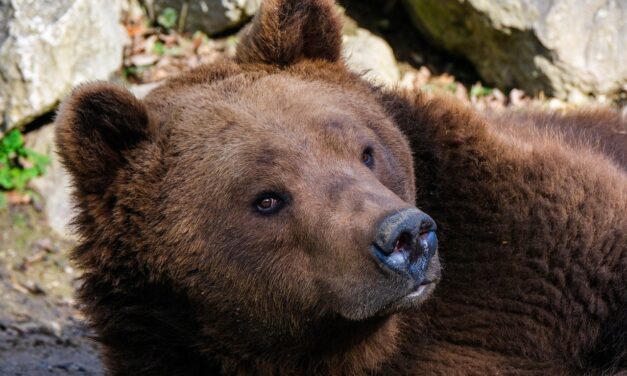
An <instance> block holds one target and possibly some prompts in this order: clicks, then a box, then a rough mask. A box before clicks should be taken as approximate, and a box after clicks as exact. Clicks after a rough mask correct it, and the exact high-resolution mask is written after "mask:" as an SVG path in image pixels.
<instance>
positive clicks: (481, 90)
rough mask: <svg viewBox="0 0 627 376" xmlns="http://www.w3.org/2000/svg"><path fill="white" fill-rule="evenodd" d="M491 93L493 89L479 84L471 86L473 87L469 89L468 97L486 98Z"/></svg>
mask: <svg viewBox="0 0 627 376" xmlns="http://www.w3.org/2000/svg"><path fill="white" fill-rule="evenodd" d="M492 91H494V89H492V88H490V87H485V86H482V85H481V84H477V85H473V87H472V88H470V96H471V97H487V96H488V95H490V94H492Z"/></svg>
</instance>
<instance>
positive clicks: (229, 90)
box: [164, 75, 391, 163]
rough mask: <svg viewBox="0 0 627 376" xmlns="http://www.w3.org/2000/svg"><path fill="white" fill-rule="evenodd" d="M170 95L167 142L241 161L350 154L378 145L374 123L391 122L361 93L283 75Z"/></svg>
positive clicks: (237, 80)
mask: <svg viewBox="0 0 627 376" xmlns="http://www.w3.org/2000/svg"><path fill="white" fill-rule="evenodd" d="M176 96H177V98H178V99H177V100H176V101H173V105H172V108H169V109H167V110H165V111H164V113H166V114H167V116H168V120H167V122H168V123H169V124H168V126H169V127H171V128H172V129H171V132H170V135H171V140H170V142H171V143H173V144H175V145H176V144H179V145H185V148H186V149H190V148H191V147H193V146H192V145H195V146H196V147H198V148H203V147H204V148H206V149H205V150H204V151H203V153H202V154H204V155H206V154H207V153H208V154H211V155H213V156H215V157H216V158H219V159H223V158H234V157H237V158H238V161H240V162H242V163H244V162H246V161H247V160H250V159H251V158H253V160H254V161H258V160H259V159H258V157H259V154H262V155H264V154H268V150H274V151H275V153H273V154H275V155H284V156H286V157H290V156H291V157H293V158H297V159H299V158H306V157H312V156H313V154H316V155H317V156H320V155H325V154H334V155H335V156H339V155H349V154H350V155H353V154H354V153H355V151H358V150H360V149H361V148H363V147H364V146H365V145H367V144H373V143H376V142H377V136H376V132H375V131H373V129H372V127H373V125H374V124H376V125H377V126H381V125H382V124H391V122H390V120H389V119H387V118H386V116H385V115H384V114H383V112H382V111H380V110H379V109H378V104H377V103H376V102H374V101H373V100H372V99H371V98H369V97H368V96H367V95H364V93H361V92H357V91H353V90H347V89H345V88H341V87H338V86H336V85H333V84H330V83H327V82H323V81H305V80H302V79H299V78H296V77H290V76H285V75H267V76H263V77H260V78H258V79H255V80H250V79H247V78H246V77H241V76H235V77H232V78H227V79H224V80H221V81H219V82H216V83H212V84H203V85H193V86H189V87H186V88H183V89H182V90H181V92H179V93H177V94H176ZM190 142H191V144H190Z"/></svg>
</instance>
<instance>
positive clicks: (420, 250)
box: [371, 208, 438, 285]
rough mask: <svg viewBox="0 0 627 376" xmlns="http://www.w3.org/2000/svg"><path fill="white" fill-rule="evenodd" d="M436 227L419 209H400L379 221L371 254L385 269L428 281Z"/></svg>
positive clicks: (433, 253) (435, 241) (416, 280)
mask: <svg viewBox="0 0 627 376" xmlns="http://www.w3.org/2000/svg"><path fill="white" fill-rule="evenodd" d="M436 229H437V226H436V224H435V221H434V220H433V219H432V218H431V217H430V216H429V215H427V214H425V213H424V212H422V211H420V210H418V209H417V208H408V209H404V210H401V211H397V212H395V213H393V214H391V215H388V216H386V217H384V218H383V220H381V222H380V223H379V225H378V229H377V232H376V236H375V240H374V242H373V244H372V246H371V250H372V253H373V255H374V256H375V257H376V258H377V259H378V261H379V262H380V264H381V265H382V266H383V267H384V268H386V269H389V270H391V271H393V272H395V273H399V274H401V275H405V276H408V277H410V278H412V279H413V280H414V281H415V282H416V284H417V285H420V284H423V283H426V282H428V281H426V279H427V277H426V274H427V270H428V269H429V266H430V260H431V258H432V257H433V256H434V255H435V254H436V251H437V248H438V238H437V236H436V234H435V231H436Z"/></svg>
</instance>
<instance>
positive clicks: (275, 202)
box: [254, 193, 285, 214]
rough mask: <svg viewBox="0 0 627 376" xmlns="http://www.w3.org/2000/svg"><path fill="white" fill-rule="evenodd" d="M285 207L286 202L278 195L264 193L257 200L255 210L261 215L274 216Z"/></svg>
mask: <svg viewBox="0 0 627 376" xmlns="http://www.w3.org/2000/svg"><path fill="white" fill-rule="evenodd" d="M283 205H285V200H284V199H283V198H282V197H281V196H280V195H279V194H276V193H262V194H261V195H259V197H258V198H257V199H256V200H255V203H254V207H255V210H256V211H257V212H259V213H261V214H274V213H276V212H278V211H279V210H281V208H282V207H283Z"/></svg>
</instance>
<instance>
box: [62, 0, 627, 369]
mask: <svg viewBox="0 0 627 376" xmlns="http://www.w3.org/2000/svg"><path fill="white" fill-rule="evenodd" d="M333 9H334V8H333V4H332V2H331V1H330V0H304V1H295V0H266V1H265V3H264V4H263V7H262V9H261V11H260V15H259V16H258V17H257V18H256V20H255V21H254V23H253V25H252V26H251V28H250V29H249V34H248V35H247V37H246V38H244V40H243V41H242V44H241V46H240V50H239V52H238V55H237V58H236V60H235V61H224V62H221V63H219V64H216V65H213V66H205V67H201V68H198V69H195V70H193V71H191V72H188V73H186V74H183V75H181V76H179V77H177V78H174V79H172V80H170V81H169V82H168V83H166V84H165V85H164V86H162V87H160V88H158V89H157V90H156V91H155V92H153V93H152V94H151V95H150V96H149V97H148V98H147V99H146V100H145V101H139V100H137V99H135V98H134V97H133V96H132V95H131V94H129V93H128V92H127V91H126V90H124V89H122V88H119V87H116V86H113V85H109V84H90V85H86V86H81V87H79V88H77V89H76V90H75V91H74V92H73V93H72V95H71V96H70V97H69V98H68V99H67V100H66V101H65V103H64V104H63V106H62V108H61V110H60V112H59V116H58V119H57V126H58V132H57V137H58V145H59V150H60V151H61V155H62V157H63V161H64V163H65V166H66V167H67V169H68V170H69V172H70V173H71V174H72V176H73V178H74V188H75V199H76V203H77V208H78V216H77V218H76V224H77V227H78V229H79V233H80V235H81V242H80V245H79V246H78V247H77V248H76V249H75V250H74V252H73V258H74V260H75V261H76V262H77V264H78V265H79V266H80V267H81V269H82V270H83V286H82V288H81V290H80V291H79V298H80V301H81V303H82V306H83V310H84V312H85V314H86V316H87V317H88V318H89V320H90V321H91V323H92V325H93V326H94V328H95V330H96V332H97V338H98V341H99V342H100V343H101V345H102V349H103V355H104V360H105V364H106V367H107V370H108V372H109V373H110V374H112V375H142V374H143V375H208V374H225V375H235V374H236V375H246V374H259V375H276V374H281V375H318V374H329V375H366V374H367V375H423V374H424V375H452V374H521V375H526V374H539V375H546V374H551V375H562V374H563V375H566V374H582V373H588V374H611V373H614V372H621V371H625V370H626V369H627V358H626V356H627V355H626V353H625V348H626V337H627V317H626V312H627V306H626V304H627V292H626V286H625V281H627V252H626V247H627V231H625V230H626V229H627V217H626V216H625V213H626V212H627V176H626V174H625V169H624V158H625V157H624V155H625V144H624V142H623V141H624V138H620V137H612V136H611V135H612V134H613V133H612V132H614V130H615V129H618V130H619V132H618V133H619V134H621V133H620V129H624V127H625V121H624V119H621V118H620V117H619V116H618V115H616V114H614V113H612V112H611V111H609V110H595V111H594V112H588V113H586V114H582V113H579V114H574V115H564V116H561V115H555V114H543V113H533V114H510V115H491V116H488V117H482V116H479V115H477V114H476V113H474V112H473V111H472V110H471V109H469V108H467V107H464V106H463V105H461V104H459V103H457V102H455V101H454V100H453V99H447V98H431V99H429V98H426V97H424V96H422V95H421V94H417V93H403V92H398V91H393V90H386V89H381V88H378V87H373V86H371V85H369V84H368V83H366V82H364V81H362V80H361V79H360V78H359V77H358V76H356V75H354V74H352V73H349V72H348V71H347V69H346V67H345V66H344V64H343V62H342V61H341V58H340V54H339V46H340V44H341V36H340V32H339V30H340V24H339V21H338V18H337V16H336V15H335V13H334V10H333ZM608 119H611V121H609V122H610V123H611V124H609V125H608V124H606V123H607V122H608ZM552 124H556V125H557V127H556V128H552V126H551V125H552ZM591 134H592V136H590V135H591ZM608 134H609V135H610V136H607V135H608ZM591 137H592V138H591ZM621 140H623V141H621ZM364 143H366V145H370V147H372V148H373V150H374V156H375V159H376V161H375V165H374V167H373V168H371V169H368V168H366V167H364V166H363V165H362V164H361V163H360V159H359V156H360V153H361V150H363V149H362V148H363V145H364ZM268 187H270V188H272V189H284V190H285V191H286V194H287V193H289V199H288V200H287V204H286V207H285V209H283V210H282V211H281V212H279V213H278V214H276V215H273V216H272V217H261V216H259V215H256V214H255V213H253V212H252V209H251V205H250V203H251V202H252V200H253V196H251V194H254V193H255V192H258V191H260V190H265V189H268ZM414 203H415V205H417V206H418V207H419V208H421V209H423V210H424V211H425V212H427V213H429V214H430V215H431V216H432V217H433V218H434V219H435V220H436V222H437V223H438V236H439V239H440V251H439V252H440V255H441V258H442V262H443V278H442V282H441V283H440V284H439V286H438V287H437V289H435V292H433V294H432V296H430V297H429V298H428V299H426V301H425V302H424V303H423V304H422V305H421V306H420V307H419V308H417V307H410V308H408V307H400V306H399V307H396V306H394V305H393V304H392V305H390V304H391V303H389V299H390V297H394V296H395V294H400V292H399V291H401V290H402V289H403V288H404V287H403V286H402V284H400V283H397V282H394V281H392V279H391V278H392V277H390V276H388V275H386V274H385V272H382V271H381V269H379V268H377V267H376V265H375V264H374V263H373V261H372V258H371V256H370V255H369V254H368V253H367V252H366V251H365V250H366V249H367V247H368V245H369V244H370V241H371V240H369V239H372V236H373V231H374V230H373V229H374V228H375V227H376V223H377V221H379V220H380V219H381V218H382V217H383V216H384V215H385V214H386V213H389V212H390V211H392V212H393V211H395V210H400V209H402V208H406V207H410V206H413V205H414ZM429 273H430V274H429V276H430V278H433V279H434V280H437V278H438V276H439V263H438V261H437V258H436V259H435V260H433V261H432V265H431V267H430V269H429ZM429 294H430V292H429ZM427 296H428V295H426V296H425V298H426V297H427ZM386 299H387V300H386ZM382 307H384V308H385V309H382Z"/></svg>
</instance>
